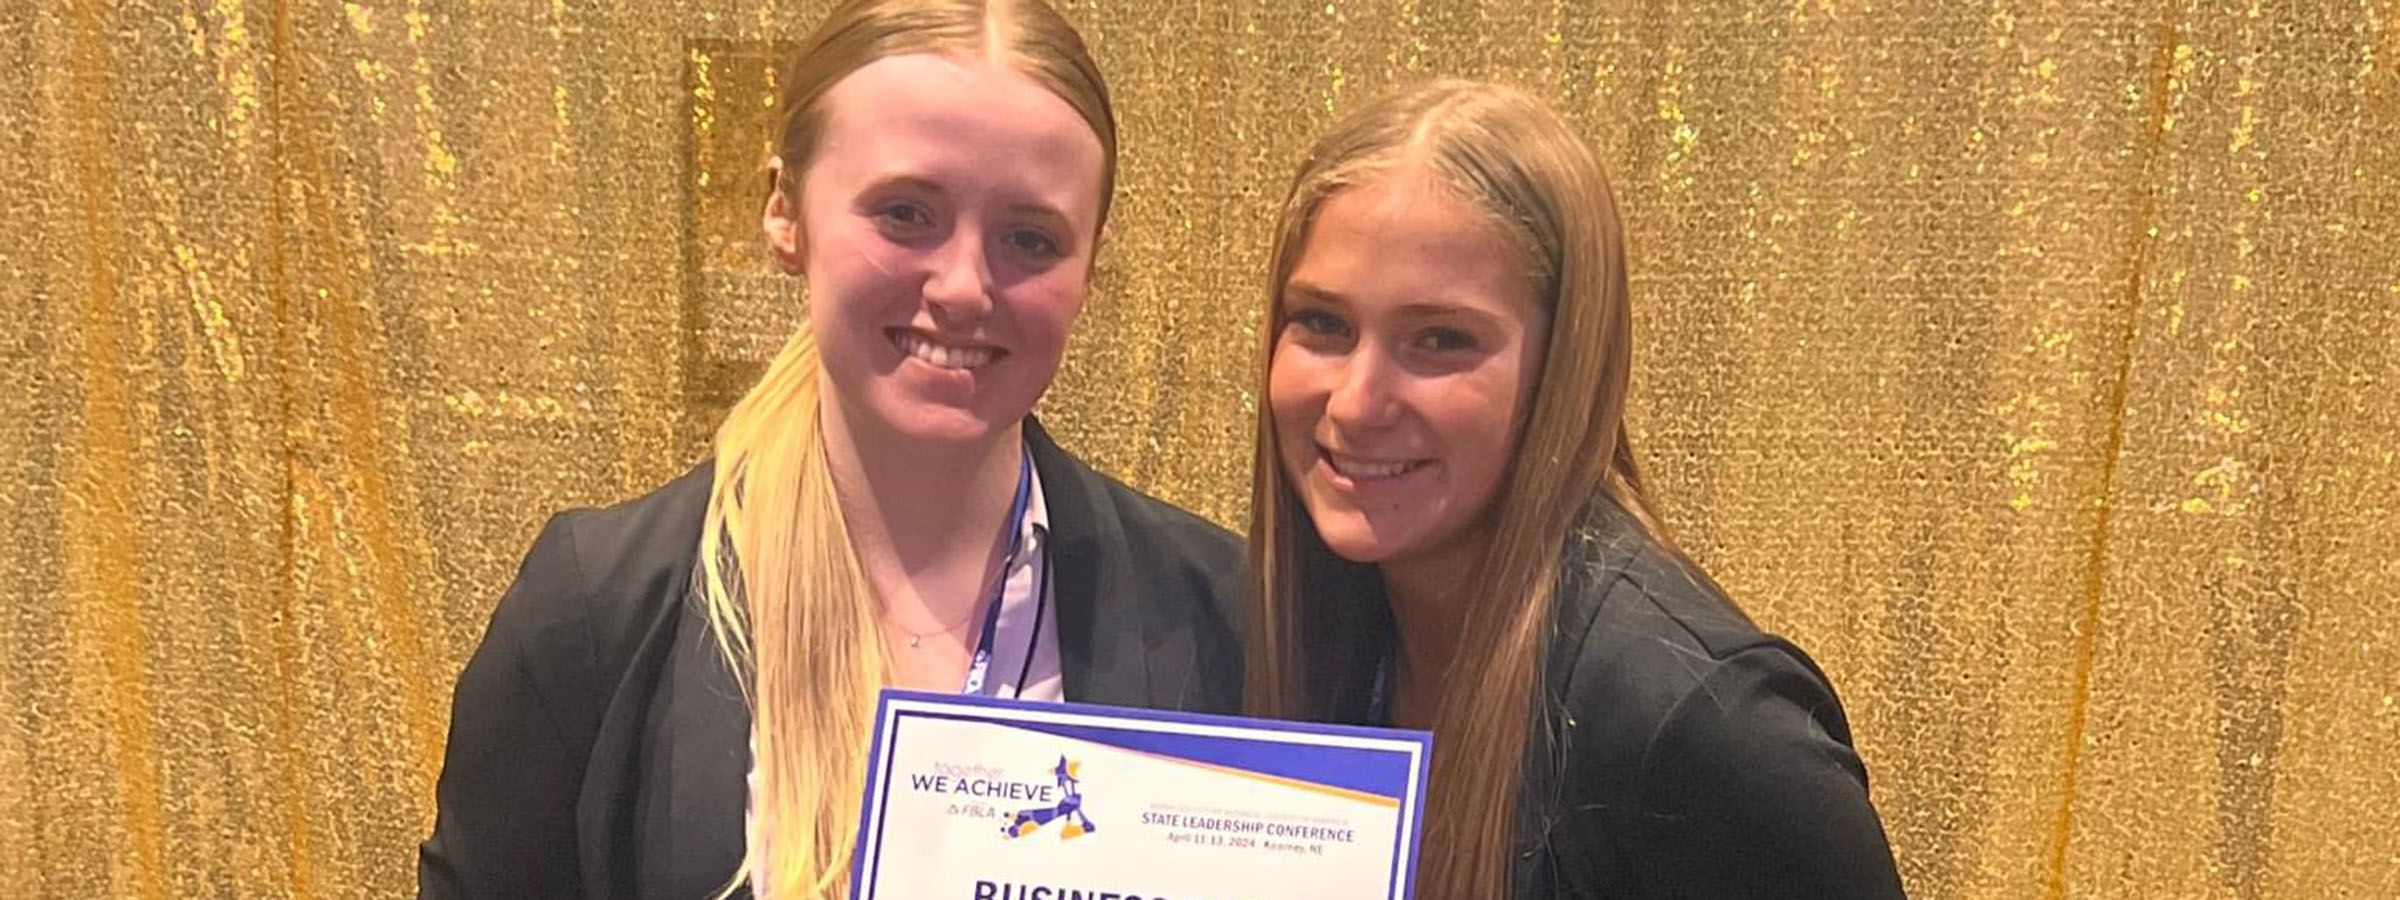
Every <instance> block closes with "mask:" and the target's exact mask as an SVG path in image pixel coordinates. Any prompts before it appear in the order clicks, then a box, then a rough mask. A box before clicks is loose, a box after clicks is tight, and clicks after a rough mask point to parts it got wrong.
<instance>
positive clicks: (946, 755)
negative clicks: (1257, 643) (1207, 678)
mask: <svg viewBox="0 0 2400 900" xmlns="http://www.w3.org/2000/svg"><path fill="white" fill-rule="evenodd" d="M1430 751H1431V738H1430V736H1428V735H1426V734H1424V733H1423V732H1409V731H1397V730H1390V729H1375V728H1358V727H1352V726H1328V725H1313V724H1304V723H1294V722H1275V721H1266V720H1258V719H1244V718H1237V717H1229V716H1203V715H1194V714H1189V713H1170V712H1159V711H1153V710H1131V709H1118V708H1112V707H1098V706H1086V705H1079V704H1052V703H1023V702H1017V701H1011V700H996V699H992V698H983V697H961V696H957V695H949V694H919V693H912V692H904V691H886V692H884V696H883V699H882V701H881V703H880V704H879V705H878V708H877V715H876V726H875V739H874V747H873V750H872V754H871V755H870V757H869V771H868V781H867V790H866V796H865V797H863V798H862V802H861V804H860V815H859V841H858V850H857V854H856V864H855V865H854V866H853V873H852V891H851V895H852V896H853V897H854V898H856V900H873V898H903V897H905V898H910V900H918V898H943V897H955V898H959V900H1076V898H1079V897H1089V898H1106V897H1112V896H1113V897H1116V898H1120V900H1186V898H1190V900H1280V898H1291V900H1299V898H1308V900H1320V898H1329V897H1330V898H1350V897H1356V898H1381V900H1399V898H1405V897H1407V896H1409V892H1410V890H1411V888H1412V884H1411V880H1412V876H1413V871H1414V868H1415V862H1416V855H1417V831H1418V827H1419V823H1420V820H1421V817H1422V812H1423V810H1422V798H1423V796H1424V783H1425V772H1426V766H1427V762H1428V759H1429V754H1430Z"/></svg>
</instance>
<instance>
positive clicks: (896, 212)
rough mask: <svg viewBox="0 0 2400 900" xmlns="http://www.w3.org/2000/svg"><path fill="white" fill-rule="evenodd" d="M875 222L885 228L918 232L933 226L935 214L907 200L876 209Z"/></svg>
mask: <svg viewBox="0 0 2400 900" xmlns="http://www.w3.org/2000/svg"><path fill="white" fill-rule="evenodd" d="M873 216H874V218H875V221H876V222H877V223H879V224H881V225H883V226H884V227H885V228H890V229H898V230H904V231H905V230H916V229H922V228H928V227H931V226H932V225H933V213H932V211H930V210H927V209H926V208H925V207H923V206H920V205H918V204H916V203H912V202H909V201H906V200H900V201H895V202H891V203H886V204H883V205H882V206H878V207H876V208H875V211H874V213H873Z"/></svg>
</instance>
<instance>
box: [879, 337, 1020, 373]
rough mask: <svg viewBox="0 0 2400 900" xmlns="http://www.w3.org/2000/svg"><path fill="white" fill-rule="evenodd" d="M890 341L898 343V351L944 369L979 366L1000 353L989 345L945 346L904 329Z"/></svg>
mask: <svg viewBox="0 0 2400 900" xmlns="http://www.w3.org/2000/svg"><path fill="white" fill-rule="evenodd" d="M892 342H893V343H894V344H897V345H899V347H900V352H902V353H906V354H908V355H910V356H913V357H916V358H917V359H920V360H923V361H924V362H926V363H928V364H931V365H934V366H939V367H941V368H944V369H974V368H980V367H982V366H983V364H984V363H988V362H991V361H992V358H993V357H995V356H998V355H1000V352H999V351H997V350H993V349H991V348H989V347H945V346H942V345H941V344H936V343H934V342H932V341H928V340H926V339H924V338H923V337H919V336H918V335H916V334H914V333H911V332H906V331H903V332H900V333H899V334H897V335H895V336H894V337H893V341H892Z"/></svg>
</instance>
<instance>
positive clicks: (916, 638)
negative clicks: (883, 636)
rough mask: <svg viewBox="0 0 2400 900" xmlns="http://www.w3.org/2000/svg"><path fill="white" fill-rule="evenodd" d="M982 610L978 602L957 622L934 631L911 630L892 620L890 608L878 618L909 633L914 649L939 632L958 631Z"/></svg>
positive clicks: (909, 642) (909, 645)
mask: <svg viewBox="0 0 2400 900" xmlns="http://www.w3.org/2000/svg"><path fill="white" fill-rule="evenodd" d="M982 610H983V604H982V603H977V604H975V607H974V608H973V609H969V610H967V614H966V615H964V616H961V617H959V620H958V621H956V622H952V623H950V624H948V625H944V626H942V627H940V628H936V629H933V630H932V631H912V630H910V629H909V627H908V626H906V625H902V624H900V623H898V622H894V621H892V620H891V619H890V618H889V616H890V611H889V610H886V611H885V614H884V615H882V616H877V617H876V618H879V619H882V620H883V624H884V625H886V626H888V627H891V628H896V629H899V630H900V633H901V634H905V635H908V647H909V649H911V650H914V649H916V648H917V645H918V644H920V643H923V642H924V640H925V639H926V638H928V637H932V636H933V635H937V634H949V633H951V632H954V631H957V630H959V629H961V628H964V627H966V625H967V623H968V622H972V621H974V620H975V614H976V613H978V612H981V611H982Z"/></svg>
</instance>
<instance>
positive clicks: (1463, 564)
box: [1377, 541, 1483, 728]
mask: <svg viewBox="0 0 2400 900" xmlns="http://www.w3.org/2000/svg"><path fill="white" fill-rule="evenodd" d="M1482 558H1483V544H1482V542H1479V541H1467V542H1461V543H1460V544H1459V545H1457V546H1453V547H1450V548H1445V549H1443V550H1440V551H1437V552H1433V553H1429V554H1426V555H1423V556H1418V557H1414V558H1410V559H1407V560H1393V561H1390V562H1386V563H1383V564H1382V565H1380V566H1378V567H1377V568H1378V569H1380V570H1381V572H1382V574H1383V592H1384V598H1385V601H1386V602H1387V603H1389V604H1390V605H1391V609H1392V625H1393V628H1394V629H1395V630H1396V631H1397V632H1398V633H1399V638H1400V653H1399V659H1398V662H1399V663H1400V667H1399V670H1398V671H1397V672H1395V673H1393V674H1394V675H1395V676H1396V677H1395V678H1394V679H1393V682H1392V713H1393V718H1394V720H1395V722H1396V723H1397V724H1401V725H1405V726H1409V727H1417V728H1425V727H1430V726H1431V725H1432V723H1433V714H1434V712H1435V709H1436V707H1437V705H1438V702H1439V700H1440V698H1441V696H1442V686H1443V685H1444V684H1446V683H1447V682H1448V680H1449V677H1450V666H1451V661H1452V660H1454V659H1456V658H1457V656H1458V647H1459V643H1460V640H1461V638H1462V637H1464V635H1465V632H1466V630H1467V625H1468V621H1467V620H1468V615H1469V613H1470V612H1472V611H1473V609H1474V608H1475V606H1476V605H1477V603H1478V601H1479V600H1480V599H1481V598H1479V597H1477V596H1476V595H1475V593H1474V591H1473V590H1472V584H1473V578H1474V574H1475V571H1476V570H1477V569H1478V568H1479V566H1477V565H1476V563H1478V562H1480V561H1481V560H1482Z"/></svg>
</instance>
